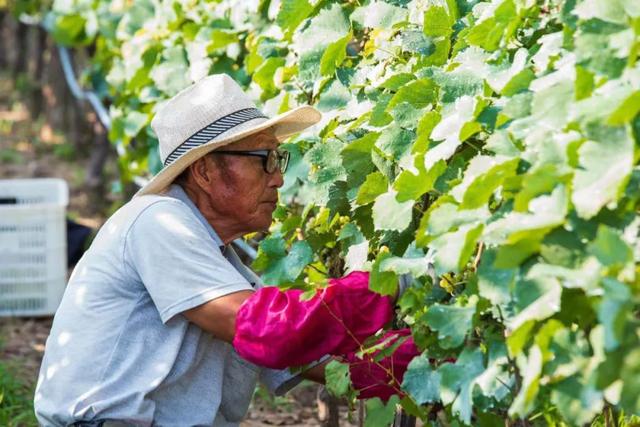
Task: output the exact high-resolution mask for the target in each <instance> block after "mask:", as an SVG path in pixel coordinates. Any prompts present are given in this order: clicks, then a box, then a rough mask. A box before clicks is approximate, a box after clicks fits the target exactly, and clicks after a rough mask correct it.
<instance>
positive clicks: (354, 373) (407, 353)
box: [345, 329, 420, 401]
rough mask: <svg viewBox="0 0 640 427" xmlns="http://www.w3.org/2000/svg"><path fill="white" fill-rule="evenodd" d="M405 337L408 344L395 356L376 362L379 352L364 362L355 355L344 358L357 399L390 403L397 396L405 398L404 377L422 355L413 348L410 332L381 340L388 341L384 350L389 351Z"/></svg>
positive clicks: (391, 335) (368, 356)
mask: <svg viewBox="0 0 640 427" xmlns="http://www.w3.org/2000/svg"><path fill="white" fill-rule="evenodd" d="M402 337H406V339H405V341H403V342H402V344H400V345H399V346H398V348H396V349H395V351H394V352H393V354H391V355H390V356H387V357H383V358H382V359H381V360H379V361H377V362H376V361H375V356H376V354H377V353H379V351H377V352H375V353H373V354H366V355H364V356H363V358H359V357H357V356H356V355H355V354H354V353H349V354H347V355H346V356H345V361H346V362H347V363H348V364H349V374H350V376H351V382H352V383H353V388H355V389H356V390H358V391H359V393H358V399H370V398H372V397H379V398H380V399H382V400H384V401H387V400H389V398H390V397H391V396H393V395H394V394H398V395H401V396H402V394H403V392H402V390H400V385H401V384H402V379H403V377H404V373H405V372H406V371H407V367H408V366H409V362H411V360H413V358H414V357H416V356H418V355H419V354H420V351H419V350H418V348H417V347H416V345H415V344H414V342H413V338H412V337H411V331H410V330H409V329H401V330H395V331H388V332H387V333H386V334H385V335H384V336H383V337H382V339H381V340H380V341H385V340H388V342H387V343H386V346H385V347H389V346H391V345H393V343H395V342H396V341H397V340H398V339H399V338H402Z"/></svg>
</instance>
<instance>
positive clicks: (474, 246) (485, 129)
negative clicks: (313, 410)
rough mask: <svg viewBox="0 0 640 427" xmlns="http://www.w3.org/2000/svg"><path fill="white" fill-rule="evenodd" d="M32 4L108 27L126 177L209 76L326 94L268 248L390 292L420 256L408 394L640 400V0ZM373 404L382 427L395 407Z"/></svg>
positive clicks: (153, 163)
mask: <svg viewBox="0 0 640 427" xmlns="http://www.w3.org/2000/svg"><path fill="white" fill-rule="evenodd" d="M18 4H22V6H21V7H22V8H23V9H22V11H21V12H27V13H31V14H40V16H41V17H42V18H43V22H44V24H45V25H46V26H47V28H48V29H49V30H50V31H51V32H52V33H53V35H54V36H55V37H56V40H57V41H58V42H59V43H62V44H67V45H74V46H78V45H87V44H93V45H94V46H95V54H94V62H93V66H92V68H91V69H90V70H88V71H87V73H86V76H85V77H86V81H87V83H88V84H90V85H91V86H92V87H93V88H94V89H95V90H96V91H98V93H100V94H101V96H102V97H103V98H104V99H105V100H108V102H109V103H110V105H111V107H110V112H111V117H112V119H113V128H112V130H111V132H110V139H111V141H112V142H113V143H114V144H115V145H116V146H117V148H118V153H119V159H120V167H121V170H122V172H123V177H124V179H130V178H132V177H133V176H136V175H144V174H146V173H148V172H152V173H153V172H157V170H158V169H159V168H160V166H161V165H160V162H159V159H158V155H157V152H156V146H157V141H156V139H155V135H154V134H153V132H152V130H151V129H150V127H149V126H148V124H149V122H150V119H151V117H152V115H153V112H154V110H155V109H156V108H157V106H158V105H159V104H160V103H161V102H162V101H163V100H165V99H167V98H169V97H171V96H172V95H175V94H176V93H177V92H178V91H179V90H181V89H182V88H184V87H185V86H187V85H189V84H190V83H191V82H193V81H195V80H198V79H200V78H202V77H204V76H206V75H208V74H210V73H219V72H225V73H229V74H230V75H232V76H233V77H234V78H235V79H236V80H237V81H238V82H240V83H241V84H242V85H244V86H245V87H246V88H247V90H248V91H249V92H250V93H251V94H252V95H253V96H254V97H255V98H256V99H259V100H260V102H261V103H262V108H263V110H264V111H265V112H266V113H267V114H269V115H275V114H277V113H279V112H283V111H286V110H288V109H290V108H293V107H295V106H297V105H301V104H312V105H314V106H316V107H317V108H318V109H319V110H321V111H322V112H323V113H324V119H323V121H322V123H321V124H320V125H318V126H316V127H315V128H314V129H313V130H312V131H310V132H308V133H307V134H305V135H301V136H299V137H298V138H296V139H294V140H292V141H290V142H288V143H287V144H286V148H287V149H288V150H290V151H291V153H292V159H293V160H292V164H291V168H290V172H288V175H287V176H286V181H285V186H284V187H283V191H282V201H283V205H282V206H281V207H280V208H278V210H277V211H276V214H275V215H276V222H275V223H274V225H273V227H272V234H271V235H270V236H269V237H267V238H266V239H264V240H263V241H262V243H261V245H260V251H259V257H258V259H257V260H256V263H255V267H256V268H258V269H259V270H261V271H262V272H263V277H264V280H265V281H266V282H267V283H271V284H278V285H282V286H302V287H313V286H319V285H322V284H323V283H324V281H325V280H326V277H327V276H338V275H341V274H343V273H345V272H346V271H349V270H352V269H368V270H370V271H371V272H372V276H371V277H372V280H371V287H372V288H373V289H374V290H376V291H378V292H380V293H383V294H393V293H395V292H396V288H397V279H398V276H399V275H402V274H406V273H410V274H411V275H412V277H413V284H412V287H411V288H410V289H409V290H408V291H407V292H406V293H405V294H404V295H403V297H402V298H401V300H400V307H401V310H400V312H399V318H400V319H401V321H402V322H405V323H406V324H408V325H410V326H411V329H412V332H413V336H414V338H415V340H416V342H417V343H418V345H419V346H420V348H421V349H423V350H424V353H423V355H422V356H420V357H418V358H416V359H414V361H413V362H412V364H411V365H410V368H409V371H408V372H407V374H406V376H405V379H404V383H403V388H404V390H405V391H406V392H407V396H405V397H404V398H402V400H399V399H398V400H399V401H400V404H401V405H402V406H403V407H404V409H405V410H406V411H408V412H410V413H412V414H415V415H417V416H419V417H421V418H424V419H427V418H430V417H433V414H434V411H431V409H432V408H433V407H434V405H435V406H438V405H443V407H444V410H443V411H440V415H439V417H440V418H439V419H438V420H432V422H433V423H436V424H437V423H445V422H448V423H453V424H473V425H495V424H497V423H499V422H501V421H500V420H505V419H510V420H520V421H518V422H519V423H521V424H523V425H538V424H540V425H565V424H566V425H582V424H585V423H589V422H591V421H592V420H594V419H595V418H596V417H598V416H599V417H600V418H599V419H600V420H601V421H602V420H603V418H602V417H603V416H602V415H601V414H604V417H605V418H606V417H607V416H608V417H609V421H608V422H610V421H611V419H612V417H613V418H615V417H616V416H618V415H620V414H622V413H627V414H639V413H640V279H639V275H638V273H639V270H638V260H639V259H640V240H639V239H638V234H639V227H640V218H639V217H638V215H637V213H638V199H639V198H640V192H639V191H638V185H639V184H640V168H639V167H638V164H637V163H638V152H639V150H638V144H639V143H640V116H639V114H638V113H639V111H640V65H639V63H638V54H639V52H640V3H638V2H637V1H636V0H537V1H536V0H493V1H478V0H412V1H408V0H387V1H382V0H376V1H366V0H362V1H359V0H351V1H331V0H317V1H309V0H280V1H277V0H273V1H269V0H262V1H242V2H239V1H231V0H222V1H209V2H207V1H195V0H136V1H135V2H134V1H125V0H119V1H104V0H56V1H54V2H53V4H52V5H48V4H42V3H41V2H24V3H23V2H18ZM27 4H28V5H29V6H28V7H27ZM13 7H14V8H15V7H17V6H16V5H14V6H13ZM431 265H432V266H433V267H431ZM446 360H449V361H446ZM451 360H455V362H453V361H451ZM332 374H333V378H334V380H332V384H331V387H330V388H331V389H333V390H336V391H340V392H346V390H347V388H346V387H344V386H343V385H342V384H340V383H339V382H340V381H341V380H343V379H344V376H340V375H339V374H340V371H339V368H335V371H334V372H332ZM394 402H396V400H394V401H392V403H394ZM367 407H368V410H369V413H370V414H372V415H371V416H370V417H369V419H368V422H367V423H368V425H372V426H374V425H384V424H385V422H386V420H387V418H388V414H390V413H391V411H392V410H393V405H392V404H389V405H386V406H385V405H384V404H383V403H382V402H380V401H379V400H372V401H370V402H368V403H367ZM443 417H445V418H447V419H448V421H445V420H444V419H443ZM602 422H606V420H604V421H602Z"/></svg>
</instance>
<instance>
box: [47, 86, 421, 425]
mask: <svg viewBox="0 0 640 427" xmlns="http://www.w3.org/2000/svg"><path fill="white" fill-rule="evenodd" d="M319 118H320V115H319V113H318V112H317V111H315V110H314V109H313V108H311V107H300V108H298V109H295V110H292V111H290V112H288V113H285V114H282V115H280V116H278V117H275V118H272V119H268V118H266V117H265V116H264V115H263V114H262V113H261V112H260V111H259V110H258V109H256V107H255V105H254V104H253V103H252V102H251V100H250V99H249V98H248V97H247V96H246V95H245V94H244V93H243V91H242V89H241V88H240V87H239V86H238V85H237V84H236V83H235V82H234V81H233V80H232V79H231V78H229V77H228V76H226V75H213V76H209V77H207V78H205V79H203V80H201V81H199V82H198V83H196V84H195V85H193V86H191V87H189V88H187V89H185V90H184V91H182V92H181V93H179V94H178V95H176V96H175V97H174V98H172V99H171V100H170V101H168V102H167V103H166V104H165V105H164V106H162V107H161V108H160V110H159V111H158V113H157V115H156V116H155V118H154V120H153V122H152V127H153V128H154V130H155V132H156V134H157V135H158V138H159V145H160V153H161V158H162V160H163V161H164V168H163V169H162V171H161V172H160V173H159V174H158V175H156V176H155V177H154V178H153V179H152V180H151V181H150V182H149V183H148V184H147V185H146V186H145V187H143V188H142V189H141V190H140V192H139V193H138V194H137V195H136V197H134V199H133V200H132V201H131V202H129V203H127V204H126V205H125V206H124V207H122V208H121V209H120V210H119V211H118V212H117V213H116V214H114V215H113V216H112V217H111V218H110V219H109V220H108V221H107V222H106V223H105V225H104V226H103V227H102V229H101V230H100V232H99V234H98V236H97V237H96V239H95V241H94V242H93V244H92V246H91V248H90V249H89V250H88V251H87V253H86V254H85V256H84V257H83V258H82V260H81V261H80V262H79V264H78V265H77V267H76V269H75V270H74V272H73V274H72V276H71V279H70V282H69V285H68V287H67V290H66V292H65V295H64V297H63V300H62V303H61V305H60V307H59V309H58V312H57V313H56V316H55V319H54V323H53V327H52V330H51V334H50V336H49V339H48V340H47V346H46V350H45V356H44V360H43V363H42V367H41V370H40V376H39V378H38V384H37V388H36V394H35V399H34V404H35V410H36V415H37V417H38V420H39V422H40V423H41V424H43V425H47V426H49V425H55V426H58V425H60V426H62V425H78V426H101V425H109V424H110V423H111V424H115V425H136V426H137V425H141V426H149V425H159V426H171V425H173V426H192V425H198V426H201V425H215V426H231V425H237V424H238V422H239V421H240V420H241V419H242V417H243V416H244V415H245V413H246V411H247V408H248V405H249V403H250V400H251V396H252V393H253V390H254V387H255V384H256V381H258V380H261V381H262V382H263V383H264V384H265V385H266V386H267V387H268V388H269V389H270V390H272V391H274V392H276V393H283V392H285V391H287V390H288V389H290V388H291V387H293V386H294V385H295V384H297V382H299V381H300V377H299V376H297V375H294V374H292V373H290V372H289V371H288V370H286V369H283V368H285V367H289V366H299V365H306V366H307V369H306V370H305V371H304V372H303V376H305V377H307V378H310V379H314V380H316V381H320V382H321V381H322V380H323V377H324V364H323V363H316V362H317V361H318V360H322V359H323V356H325V355H344V360H346V361H353V362H354V363H353V366H354V367H355V366H358V365H362V363H358V361H356V360H354V359H353V355H350V352H353V350H355V349H356V348H357V347H358V345H359V344H360V341H361V340H364V339H365V338H366V337H367V336H369V335H371V334H373V333H374V332H375V331H376V330H378V329H379V328H380V327H382V326H383V325H384V324H385V323H386V322H388V321H389V320H390V318H391V311H392V305H393V301H391V300H390V299H389V298H388V297H382V296H380V295H377V294H375V293H373V292H370V291H369V290H368V286H367V280H368V276H367V275H366V273H353V274H352V275H350V276H348V277H347V278H345V279H342V280H334V281H332V282H331V284H330V286H328V287H327V288H326V289H323V290H321V291H318V294H317V295H316V296H315V297H314V298H312V299H311V300H308V301H300V299H299V293H300V292H299V291H296V290H291V291H287V292H281V291H279V290H277V289H276V288H273V287H262V284H261V283H260V280H259V278H258V277H257V276H256V275H255V274H254V273H253V272H251V271H250V270H249V269H248V268H247V267H245V266H244V265H243V264H242V262H241V261H240V259H239V258H238V256H237V255H236V253H235V252H234V250H233V248H232V247H231V246H229V243H230V242H232V241H233V240H234V239H236V238H238V237H240V236H243V235H244V234H247V233H250V232H254V231H259V230H266V229H268V227H269V225H270V223H271V214H272V212H273V210H274V209H275V207H276V203H277V200H278V194H277V190H278V188H279V187H280V186H282V184H283V177H282V173H283V172H284V170H285V169H286V165H287V160H288V156H287V153H285V152H282V151H280V150H278V144H279V142H280V141H281V140H283V139H284V138H286V137H288V136H289V135H292V134H294V133H297V132H300V131H301V130H303V129H304V128H306V127H308V126H310V125H312V124H313V123H315V122H317V121H318V120H319ZM354 302H357V307H354V308H352V307H351V305H352V304H353V303H354ZM345 328H346V329H345ZM405 347H406V346H405ZM411 352H413V353H415V348H414V347H413V345H412V344H411V348H410V351H409V353H411ZM413 353H412V354H413ZM406 363H408V360H407V361H406V362H403V366H404V367H405V368H406ZM365 365H366V364H365ZM375 365H376V368H377V369H378V370H379V369H381V368H383V365H381V364H380V363H376V364H375ZM385 372H386V371H385V369H384V368H383V369H382V372H374V373H373V376H372V377H371V378H374V377H375V378H377V379H378V380H379V379H380V378H382V382H383V383H385V384H386V383H388V382H389V381H390V380H389V378H386V377H385ZM354 373H355V377H356V378H354V383H355V384H356V385H357V386H358V387H360V388H362V389H366V388H368V387H369V388H371V389H372V390H374V392H373V394H371V393H370V394H369V395H380V396H382V397H385V396H387V395H388V391H389V390H386V391H381V392H380V393H378V392H375V390H376V384H374V383H375V381H373V382H372V380H369V379H367V378H366V377H367V375H366V374H365V375H364V377H365V379H364V380H363V379H362V378H359V377H358V372H357V369H355V368H354ZM367 374H371V370H367ZM361 377H362V375H361ZM375 378H374V379H375ZM392 380H394V381H395V380H397V379H392ZM377 386H380V384H377ZM383 386H384V387H387V388H388V386H385V385H384V384H383ZM384 387H383V388H384ZM395 387H396V390H397V381H396V384H395ZM385 393H387V394H385ZM366 395H367V394H366V393H365V394H363V396H366Z"/></svg>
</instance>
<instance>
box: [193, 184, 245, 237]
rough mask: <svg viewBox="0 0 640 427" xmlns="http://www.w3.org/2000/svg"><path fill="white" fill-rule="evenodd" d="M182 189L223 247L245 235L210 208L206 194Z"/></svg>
mask: <svg viewBox="0 0 640 427" xmlns="http://www.w3.org/2000/svg"><path fill="white" fill-rule="evenodd" d="M182 188H183V190H184V192H185V193H187V196H189V198H190V199H191V201H192V202H193V204H194V205H196V207H197V208H198V210H199V211H200V213H201V214H202V216H203V217H204V218H205V219H206V220H207V222H208V223H209V225H210V226H211V227H212V228H213V230H214V231H215V232H216V234H217V235H218V237H220V240H222V243H224V244H225V246H226V245H228V244H229V243H231V242H232V241H234V240H235V239H237V238H239V237H242V236H243V235H244V234H245V233H244V231H242V230H237V229H234V226H236V224H234V223H233V221H232V220H231V219H230V218H227V217H226V216H223V215H220V214H219V213H218V212H217V211H216V210H215V209H214V208H213V206H211V203H210V201H209V198H208V197H207V195H206V194H204V193H203V192H201V191H197V190H194V189H193V188H190V187H189V186H188V185H183V186H182Z"/></svg>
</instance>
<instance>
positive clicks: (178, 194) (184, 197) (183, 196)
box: [165, 184, 226, 252]
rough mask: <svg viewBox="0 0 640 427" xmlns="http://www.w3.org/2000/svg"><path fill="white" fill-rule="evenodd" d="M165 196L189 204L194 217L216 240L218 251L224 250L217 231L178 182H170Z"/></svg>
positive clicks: (224, 247)
mask: <svg viewBox="0 0 640 427" xmlns="http://www.w3.org/2000/svg"><path fill="white" fill-rule="evenodd" d="M165 194H166V195H167V196H169V197H172V198H174V199H178V200H180V201H182V202H183V203H184V204H186V205H187V206H189V209H191V211H192V212H193V213H194V215H195V216H196V218H198V220H199V221H200V222H201V223H202V224H203V225H204V228H205V229H206V230H207V232H208V233H209V235H210V236H211V238H213V240H214V241H215V242H216V244H217V245H218V247H219V248H220V252H224V250H225V249H226V246H225V244H224V242H223V241H222V239H221V238H220V236H218V233H216V231H215V230H214V229H213V227H212V226H211V224H209V222H208V221H207V220H206V218H205V217H204V216H203V215H202V212H200V210H199V209H198V207H197V206H196V205H195V203H193V201H192V200H191V198H190V197H189V195H188V194H187V193H186V192H185V191H184V190H183V188H182V187H181V186H180V185H178V184H172V185H171V187H169V189H168V190H167V192H166V193H165Z"/></svg>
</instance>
